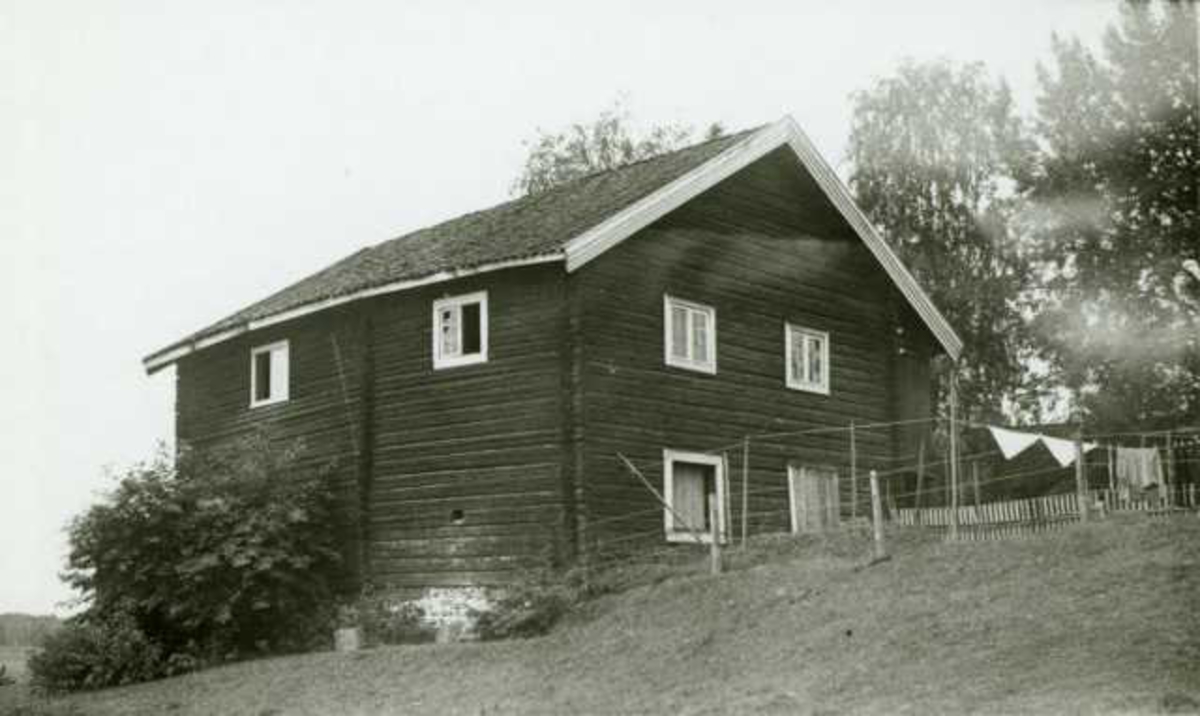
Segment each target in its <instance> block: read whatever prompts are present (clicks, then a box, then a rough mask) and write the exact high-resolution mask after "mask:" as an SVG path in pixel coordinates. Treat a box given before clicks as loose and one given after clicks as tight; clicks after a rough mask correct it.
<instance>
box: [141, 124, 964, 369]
mask: <svg viewBox="0 0 1200 716" xmlns="http://www.w3.org/2000/svg"><path fill="white" fill-rule="evenodd" d="M782 146H787V147H790V149H791V151H792V153H793V154H794V156H795V157H796V159H797V161H798V163H799V166H800V167H801V168H802V170H804V171H807V172H808V173H809V175H810V176H811V177H812V178H813V179H814V180H815V181H816V182H817V184H818V185H819V186H820V187H821V189H822V191H823V192H824V193H825V196H826V197H827V198H828V199H829V200H830V202H831V203H832V205H833V206H834V208H835V209H836V210H837V211H838V212H839V213H840V214H841V215H842V217H843V218H844V219H845V220H846V221H847V222H848V223H849V225H850V226H851V228H852V229H853V230H854V231H855V233H856V234H857V235H858V236H859V238H861V239H862V241H863V243H864V245H865V246H866V247H867V249H868V250H869V251H870V252H871V253H872V254H873V255H874V256H875V257H876V258H877V259H878V260H879V263H880V266H881V268H882V269H883V270H884V271H885V272H886V273H887V274H888V275H889V276H890V277H891V278H892V280H893V282H894V283H895V284H896V286H897V287H898V288H899V289H900V292H901V293H902V294H903V295H904V296H905V298H906V299H907V300H908V301H909V303H910V304H911V305H912V307H913V308H914V309H915V310H916V311H917V313H918V314H919V315H920V316H921V318H922V319H923V320H924V321H925V323H926V325H927V326H928V327H929V328H930V330H931V331H932V332H933V334H934V336H935V337H936V338H937V339H938V341H939V342H940V343H941V345H942V347H943V348H944V349H945V350H946V353H947V354H948V355H950V356H951V357H954V358H957V357H958V355H959V353H960V351H961V349H962V340H961V339H960V338H959V337H958V336H957V334H955V332H954V329H953V327H951V326H950V324H949V323H947V322H946V319H945V317H944V316H942V314H941V312H940V311H938V309H937V306H935V305H933V302H932V301H930V300H929V296H928V295H927V294H926V293H925V292H924V291H923V290H922V289H921V287H920V286H919V285H918V284H917V282H916V279H915V278H914V277H913V276H912V274H911V273H910V272H909V271H908V269H907V268H905V267H904V264H903V263H902V262H901V261H900V259H899V257H898V256H896V254H895V252H893V251H892V250H891V248H890V247H889V246H888V245H887V242H886V241H884V240H883V238H882V237H881V236H880V235H879V234H878V232H877V231H876V230H875V228H874V227H873V226H872V225H871V223H870V221H869V220H868V219H867V217H866V216H865V215H863V213H862V211H861V210H860V209H859V208H858V207H857V206H856V205H855V204H854V199H853V198H852V197H851V195H850V192H849V190H848V189H847V188H846V186H845V185H844V184H843V183H842V182H841V180H839V179H838V178H837V175H836V174H834V172H833V170H832V169H831V168H830V167H829V165H828V164H827V163H826V162H825V160H824V159H823V158H822V157H821V156H820V154H819V153H818V152H817V150H816V148H815V147H814V146H813V145H812V142H811V141H810V140H809V139H808V137H807V136H805V135H804V132H803V131H802V130H801V129H800V127H799V125H798V124H796V122H795V120H794V119H792V118H791V117H784V118H782V119H780V120H779V121H777V122H775V123H773V124H770V125H766V126H764V127H758V128H755V129H751V130H747V131H745V132H741V133H738V134H732V135H729V136H726V137H721V138H718V139H713V140H710V141H707V142H703V143H700V144H696V145H693V146H690V147H686V148H684V149H680V150H678V151H675V152H671V153H669V154H664V155H662V156H659V157H655V158H652V159H647V160H644V161H640V162H637V163H634V164H630V165H627V166H625V167H621V168H619V169H614V170H611V171H605V172H598V173H596V174H590V175H588V176H585V177H581V178H579V179H576V180H574V181H571V182H568V183H566V184H563V185H562V186H559V187H556V188H554V189H551V190H549V191H546V192H543V193H540V194H536V195H533V196H526V197H522V198H520V199H517V200H515V201H510V202H507V203H504V204H500V205H497V206H494V207H492V208H490V209H485V210H483V211H478V212H475V213H472V214H466V215H464V216H460V217H459V218H457V219H451V220H450V221H447V222H444V223H441V224H438V225H436V226H432V227H430V228H427V229H421V230H419V231H415V232H413V233H411V234H407V235H405V236H401V237H400V238H397V239H392V240H391V241H385V242H384V243H381V244H378V245H376V246H372V247H370V248H366V249H363V250H361V251H359V252H357V253H355V254H352V255H350V256H348V257H346V258H345V259H342V260H341V261H339V262H337V263H335V264H333V265H332V266H330V267H328V268H326V269H324V270H322V271H319V272H317V273H315V274H313V275H312V276H309V277H307V278H305V279H302V280H300V281H298V282H296V283H294V284H292V285H291V286H288V287H287V288H284V289H283V290H281V291H279V292H277V293H275V294H273V295H271V296H268V297H267V298H265V299H263V300H261V301H259V302H257V303H254V304H252V305H250V306H248V307H246V308H244V309H242V310H240V311H238V312H237V313H234V314H233V315H231V316H228V317H226V318H224V319H222V320H220V321H217V322H216V323H214V324H212V325H210V326H208V327H207V328H204V329H203V330H200V331H198V332H196V333H194V334H192V335H190V336H188V337H187V338H184V339H182V340H179V341H176V342H175V343H173V344H171V345H170V346H168V347H166V348H164V349H162V350H160V351H157V352H155V353H153V354H152V355H150V356H147V357H146V358H145V359H144V360H143V363H144V365H145V367H146V370H147V371H149V372H151V373H153V372H154V371H156V370H158V369H160V368H163V367H165V366H167V365H170V364H172V363H174V362H175V361H176V360H178V359H179V358H180V357H182V356H184V355H187V354H189V353H191V352H193V351H196V350H200V349H202V348H204V347H206V346H209V345H213V344H215V343H219V342H221V341H223V340H226V339H228V338H232V337H233V336H235V335H238V334H240V333H243V332H245V331H250V330H254V329H256V328H261V327H264V326H267V325H270V324H273V323H278V322H282V321H286V320H291V319H293V318H296V317H298V316H300V315H305V314H308V313H313V312H316V311H321V310H325V309H328V308H330V307H332V306H334V305H337V304H339V303H345V302H347V301H353V300H357V299H361V298H366V297H368V296H372V295H378V294H381V293H387V292H391V291H398V290H403V289H406V288H412V287H414V286H418V285H425V284H428V283H434V282H437V281H442V280H448V279H451V278H456V277H458V276H460V275H465V274H468V273H477V272H482V271H488V270H496V269H500V268H508V267H510V266H515V265H526V264H530V263H540V262H549V261H563V262H564V263H565V269H566V271H568V272H571V271H575V270H577V269H578V268H579V267H580V266H582V265H584V264H585V263H587V262H588V261H590V260H592V259H594V258H595V257H597V256H599V255H600V254H602V253H603V252H604V251H607V250H608V249H609V248H611V247H612V246H615V245H616V244H618V243H620V242H621V241H624V240H625V239H626V238H628V237H629V236H632V235H634V234H635V233H636V232H637V231H638V230H640V229H641V228H643V227H645V226H648V225H649V224H650V223H652V222H653V221H655V220H656V219H657V218H659V217H661V216H665V215H666V214H667V213H669V212H670V211H673V210H674V209H675V208H678V207H679V206H681V205H682V204H683V203H684V202H686V201H688V200H690V199H691V198H693V197H695V196H698V195H699V194H700V193H702V192H703V191H705V190H707V189H708V188H711V187H712V186H715V185H716V183H717V182H720V181H722V180H723V179H725V178H727V177H729V176H731V175H732V174H733V173H734V172H737V171H739V170H740V169H742V168H744V167H746V166H748V165H749V164H751V163H752V162H754V161H757V160H758V159H759V158H761V157H763V156H766V154H767V153H769V152H771V151H774V150H775V149H776V148H779V147H782Z"/></svg>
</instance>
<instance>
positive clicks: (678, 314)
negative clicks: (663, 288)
mask: <svg viewBox="0 0 1200 716" xmlns="http://www.w3.org/2000/svg"><path fill="white" fill-rule="evenodd" d="M687 322H688V312H687V309H686V308H683V307H682V306H671V355H672V356H674V357H676V358H687V357H688V341H687Z"/></svg>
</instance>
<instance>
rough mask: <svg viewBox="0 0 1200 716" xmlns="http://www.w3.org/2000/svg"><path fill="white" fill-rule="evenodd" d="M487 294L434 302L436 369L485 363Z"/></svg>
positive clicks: (453, 297) (455, 297)
mask: <svg viewBox="0 0 1200 716" xmlns="http://www.w3.org/2000/svg"><path fill="white" fill-rule="evenodd" d="M487 300H488V299H487V291H480V292H478V293H469V294H466V295H465V296H452V297H450V298H443V299H441V300H439V301H434V302H433V367H434V368H435V369H436V368H450V367H452V366H456V365H469V364H471V363H484V362H486V361H487V352H488V308H487Z"/></svg>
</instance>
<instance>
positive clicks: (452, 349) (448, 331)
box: [439, 307, 458, 358]
mask: <svg viewBox="0 0 1200 716" xmlns="http://www.w3.org/2000/svg"><path fill="white" fill-rule="evenodd" d="M439 323H441V325H440V326H439V328H440V330H441V350H442V357H444V358H449V357H451V356H456V355H458V310H457V309H456V308H454V307H451V308H443V309H442V312H441V315H440V316H439Z"/></svg>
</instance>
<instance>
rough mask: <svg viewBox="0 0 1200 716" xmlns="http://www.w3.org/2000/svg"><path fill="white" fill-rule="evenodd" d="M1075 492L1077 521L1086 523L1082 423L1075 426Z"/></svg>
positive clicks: (1086, 492)
mask: <svg viewBox="0 0 1200 716" xmlns="http://www.w3.org/2000/svg"><path fill="white" fill-rule="evenodd" d="M1075 491H1076V493H1077V496H1076V499H1077V500H1079V521H1080V522H1087V521H1088V510H1089V508H1090V507H1091V505H1089V504H1088V499H1089V496H1088V483H1087V466H1086V465H1084V464H1083V422H1082V421H1081V422H1080V423H1079V424H1078V425H1076V426H1075Z"/></svg>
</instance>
